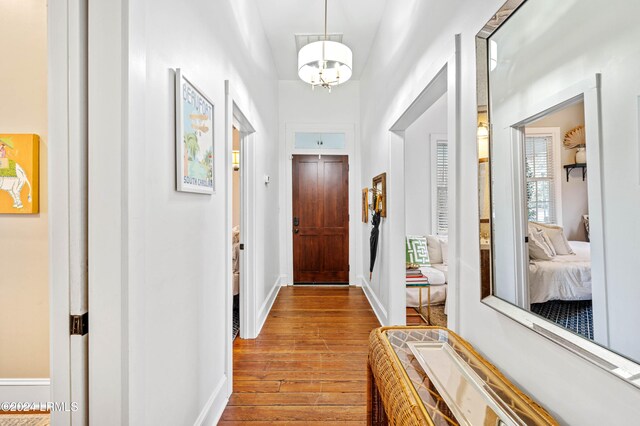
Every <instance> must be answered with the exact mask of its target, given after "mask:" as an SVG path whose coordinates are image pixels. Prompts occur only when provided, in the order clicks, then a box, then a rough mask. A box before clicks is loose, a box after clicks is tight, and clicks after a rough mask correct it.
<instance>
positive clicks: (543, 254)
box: [527, 230, 554, 260]
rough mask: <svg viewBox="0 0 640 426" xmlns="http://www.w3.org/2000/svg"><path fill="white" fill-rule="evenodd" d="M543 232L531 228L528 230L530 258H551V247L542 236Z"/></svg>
mask: <svg viewBox="0 0 640 426" xmlns="http://www.w3.org/2000/svg"><path fill="white" fill-rule="evenodd" d="M543 234H544V232H543V231H540V230H532V231H531V232H529V243H528V244H527V245H528V247H529V257H530V258H531V259H532V260H551V259H553V257H554V255H553V252H552V251H551V247H549V246H548V245H547V243H546V242H545V241H544V237H543Z"/></svg>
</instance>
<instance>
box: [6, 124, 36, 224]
mask: <svg viewBox="0 0 640 426" xmlns="http://www.w3.org/2000/svg"><path fill="white" fill-rule="evenodd" d="M39 171H40V138H39V137H38V135H33V134H20V135H18V134H16V135H11V134H0V214H35V213H39V211H40V210H39V209H40V206H39V198H40V197H39V196H40V194H39V192H40V176H39Z"/></svg>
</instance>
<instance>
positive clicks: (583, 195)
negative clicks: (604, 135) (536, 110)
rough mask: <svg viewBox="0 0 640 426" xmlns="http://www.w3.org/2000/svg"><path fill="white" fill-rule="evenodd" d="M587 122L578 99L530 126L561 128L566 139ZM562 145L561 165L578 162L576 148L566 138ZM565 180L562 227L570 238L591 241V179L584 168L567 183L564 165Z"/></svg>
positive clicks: (563, 177)
mask: <svg viewBox="0 0 640 426" xmlns="http://www.w3.org/2000/svg"><path fill="white" fill-rule="evenodd" d="M580 125H584V102H578V103H576V104H573V105H571V106H569V107H567V108H564V109H562V110H560V111H557V112H555V113H554V114H551V115H549V116H547V117H544V118H542V119H540V120H538V121H536V122H534V123H532V124H531V125H527V128H536V127H559V128H560V138H561V139H563V140H564V135H565V134H566V133H567V132H568V131H569V130H571V129H574V128H575V127H577V126H580ZM557 143H559V144H560V145H561V148H560V154H561V158H560V164H561V167H562V166H564V165H565V164H573V163H575V162H576V150H575V149H565V148H564V146H563V145H562V140H560V141H558V142H557ZM559 178H560V180H561V181H562V185H561V188H562V191H561V192H562V194H561V195H562V227H563V228H564V232H565V235H566V236H567V238H568V239H569V240H570V241H587V238H586V231H585V229H584V223H583V222H582V215H584V214H588V213H589V206H588V197H587V189H588V188H587V181H586V180H584V181H583V180H582V170H575V171H572V172H571V174H570V175H569V181H568V182H567V175H566V173H565V170H564V168H563V169H562V174H561V175H560V177H559Z"/></svg>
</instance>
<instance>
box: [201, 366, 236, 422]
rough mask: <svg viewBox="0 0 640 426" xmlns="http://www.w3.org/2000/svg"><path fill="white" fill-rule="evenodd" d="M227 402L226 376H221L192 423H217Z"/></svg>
mask: <svg viewBox="0 0 640 426" xmlns="http://www.w3.org/2000/svg"><path fill="white" fill-rule="evenodd" d="M227 402H229V397H228V395H227V376H222V377H221V378H220V381H219V382H218V384H217V385H216V387H215V389H214V390H213V393H211V396H210V397H209V399H208V400H207V403H206V404H205V405H204V408H203V409H202V411H201V412H200V415H199V416H198V418H197V419H196V421H195V422H194V423H193V425H194V426H210V425H211V426H213V425H216V424H218V422H219V421H220V418H221V417H222V413H223V412H224V409H225V408H226V406H227Z"/></svg>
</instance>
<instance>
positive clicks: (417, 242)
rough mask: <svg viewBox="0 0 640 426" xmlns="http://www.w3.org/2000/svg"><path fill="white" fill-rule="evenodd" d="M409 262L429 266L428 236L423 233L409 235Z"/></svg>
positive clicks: (407, 260)
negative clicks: (422, 234)
mask: <svg viewBox="0 0 640 426" xmlns="http://www.w3.org/2000/svg"><path fill="white" fill-rule="evenodd" d="M406 262H407V263H417V264H418V265H420V266H429V265H430V263H429V251H428V250H427V237H424V236H421V235H407V259H406Z"/></svg>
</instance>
